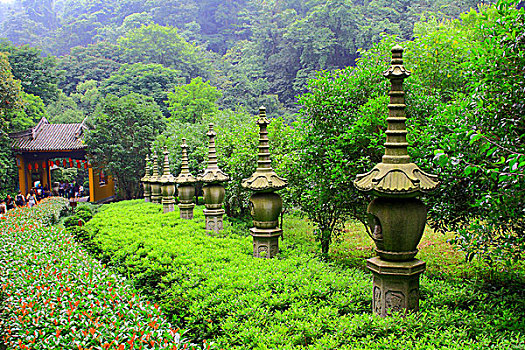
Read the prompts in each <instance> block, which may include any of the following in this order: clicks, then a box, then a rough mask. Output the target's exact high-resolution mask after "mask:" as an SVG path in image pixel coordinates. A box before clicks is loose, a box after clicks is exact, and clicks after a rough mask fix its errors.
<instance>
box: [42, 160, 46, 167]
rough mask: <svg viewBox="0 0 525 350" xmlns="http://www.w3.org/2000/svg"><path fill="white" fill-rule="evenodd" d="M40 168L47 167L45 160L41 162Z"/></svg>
mask: <svg viewBox="0 0 525 350" xmlns="http://www.w3.org/2000/svg"><path fill="white" fill-rule="evenodd" d="M42 168H44V169H45V168H47V162H46V161H43V162H42Z"/></svg>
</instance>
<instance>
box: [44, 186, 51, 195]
mask: <svg viewBox="0 0 525 350" xmlns="http://www.w3.org/2000/svg"><path fill="white" fill-rule="evenodd" d="M42 196H43V198H47V197H49V196H51V192H50V191H49V187H48V186H47V185H45V186H44V193H43V195H42Z"/></svg>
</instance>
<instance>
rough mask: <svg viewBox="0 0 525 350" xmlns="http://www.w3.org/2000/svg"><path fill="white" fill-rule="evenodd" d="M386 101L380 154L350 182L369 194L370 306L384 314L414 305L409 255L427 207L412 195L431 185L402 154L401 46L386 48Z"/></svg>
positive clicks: (413, 263) (415, 277)
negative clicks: (389, 52)
mask: <svg viewBox="0 0 525 350" xmlns="http://www.w3.org/2000/svg"><path fill="white" fill-rule="evenodd" d="M384 76H385V77H386V78H388V79H390V81H391V83H392V88H391V91H390V94H389V95H390V104H389V105H388V110H389V112H388V118H387V123H388V128H387V131H386V135H387V139H386V143H385V155H384V156H383V158H382V162H381V163H379V164H377V165H376V166H375V167H374V168H373V169H372V170H371V171H369V172H368V173H365V174H361V175H358V176H357V178H356V180H355V181H354V185H355V187H356V188H357V189H358V190H359V191H362V192H366V193H371V194H373V195H375V196H377V198H375V199H374V200H373V201H372V202H371V203H370V205H369V206H368V214H369V226H370V229H371V231H372V232H373V233H372V236H371V237H372V239H373V240H374V242H375V244H376V252H377V254H378V255H379V256H378V257H374V258H371V259H368V260H367V267H368V269H370V270H371V271H372V273H373V276H374V278H373V292H372V295H373V301H372V309H373V312H374V313H375V314H376V315H379V316H383V317H384V316H388V315H390V314H391V313H392V312H396V311H402V312H407V311H417V310H418V309H419V276H420V274H421V273H423V271H425V268H426V266H425V262H424V261H421V260H418V259H415V258H414V257H415V256H416V254H417V252H418V250H417V245H418V243H419V241H420V240H421V237H422V235H423V230H424V229H425V223H426V216H427V209H426V207H425V205H424V204H423V202H421V200H419V199H418V198H417V197H419V196H420V195H422V194H423V193H427V192H430V191H432V190H434V189H435V188H436V187H437V186H438V184H439V182H438V181H437V177H436V176H435V175H430V174H427V173H425V172H423V171H422V170H421V169H420V168H419V167H418V166H417V165H416V164H414V163H412V162H411V160H410V156H409V155H408V150H407V148H408V143H407V139H406V136H407V130H406V125H405V122H406V116H405V107H406V106H405V93H404V92H403V81H404V79H406V78H408V77H409V76H410V72H409V71H408V70H407V69H406V68H405V67H404V66H403V48H402V47H401V46H399V45H396V46H395V47H394V48H392V63H391V66H390V68H389V69H387V70H386V72H385V73H384Z"/></svg>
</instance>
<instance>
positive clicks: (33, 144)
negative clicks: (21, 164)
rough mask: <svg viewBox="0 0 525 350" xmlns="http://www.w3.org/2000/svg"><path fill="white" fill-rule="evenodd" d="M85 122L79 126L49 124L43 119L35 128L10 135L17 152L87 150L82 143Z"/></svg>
mask: <svg viewBox="0 0 525 350" xmlns="http://www.w3.org/2000/svg"><path fill="white" fill-rule="evenodd" d="M84 129H86V126H85V125H84V122H82V123H78V124H49V122H48V121H47V119H46V118H42V120H40V122H39V123H38V124H37V126H35V127H34V128H31V129H28V130H25V131H22V132H17V133H11V134H9V137H10V138H11V139H12V140H13V143H12V144H11V148H12V149H13V150H15V151H61V150H79V149H83V148H86V145H85V144H83V142H82V136H83V131H84Z"/></svg>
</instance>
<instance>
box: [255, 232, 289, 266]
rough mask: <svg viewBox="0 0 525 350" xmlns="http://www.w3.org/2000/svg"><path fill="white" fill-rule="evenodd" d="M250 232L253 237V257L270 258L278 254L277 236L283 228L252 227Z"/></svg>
mask: <svg viewBox="0 0 525 350" xmlns="http://www.w3.org/2000/svg"><path fill="white" fill-rule="evenodd" d="M250 233H251V235H252V237H253V256H254V257H255V258H266V259H271V258H273V257H275V256H276V255H277V254H279V237H281V235H282V234H283V230H281V229H279V228H266V229H265V228H257V227H253V228H251V229H250Z"/></svg>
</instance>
